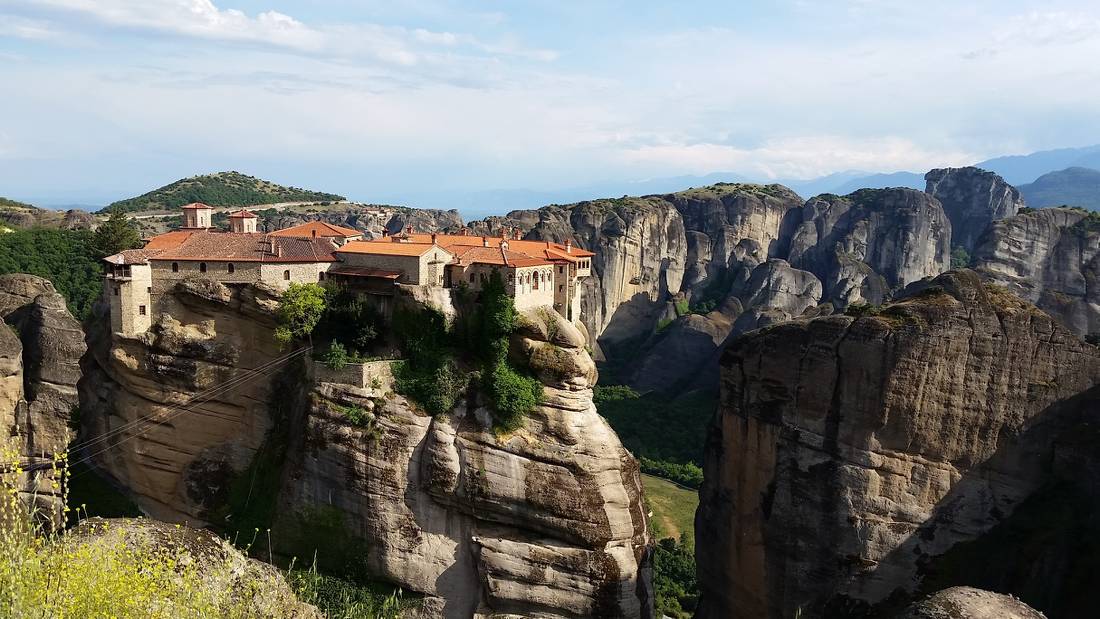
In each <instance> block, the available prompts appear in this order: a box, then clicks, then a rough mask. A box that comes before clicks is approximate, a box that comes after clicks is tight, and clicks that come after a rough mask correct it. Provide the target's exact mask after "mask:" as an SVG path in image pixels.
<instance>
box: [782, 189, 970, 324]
mask: <svg viewBox="0 0 1100 619" xmlns="http://www.w3.org/2000/svg"><path fill="white" fill-rule="evenodd" d="M950 253H951V222H950V221H949V220H948V219H947V216H946V215H945V214H944V212H943V208H942V207H941V205H940V203H939V201H938V200H936V199H935V198H933V197H931V196H929V195H928V194H926V193H924V192H920V191H915V190H913V189H861V190H859V191H857V192H855V193H853V194H851V195H848V196H844V197H840V196H833V195H822V196H818V197H816V198H812V199H811V200H810V201H808V202H807V203H806V205H805V206H804V207H803V208H802V217H801V224H799V226H798V228H797V229H796V230H795V232H794V236H793V238H792V239H791V242H790V255H789V257H788V260H789V262H790V263H791V266H793V267H795V268H796V269H802V270H805V271H809V272H811V273H813V274H814V275H816V276H817V278H818V279H820V280H821V282H822V284H823V288H824V292H823V295H824V296H823V299H824V300H826V301H829V302H831V303H833V304H834V305H835V306H836V307H838V308H843V307H846V306H848V305H852V304H856V303H867V304H872V305H877V304H881V303H882V302H883V300H885V299H887V298H889V294H890V293H891V292H892V291H894V290H897V289H899V288H901V287H903V286H905V285H907V284H909V283H911V282H914V281H917V280H919V279H921V278H924V277H930V276H933V275H937V274H939V273H942V272H943V271H946V270H947V269H948V267H949V266H950V262H951V261H950Z"/></svg>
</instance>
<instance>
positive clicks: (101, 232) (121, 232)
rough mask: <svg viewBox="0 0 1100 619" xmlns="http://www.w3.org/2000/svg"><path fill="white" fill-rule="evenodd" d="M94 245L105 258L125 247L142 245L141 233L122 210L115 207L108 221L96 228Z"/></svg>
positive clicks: (101, 256) (130, 247)
mask: <svg viewBox="0 0 1100 619" xmlns="http://www.w3.org/2000/svg"><path fill="white" fill-rule="evenodd" d="M92 247H93V248H94V250H95V252H96V254H98V256H99V257H100V258H105V257H107V256H110V255H113V254H117V253H118V252H120V251H122V250H124V249H135V248H138V247H141V235H140V234H139V233H138V230H137V228H136V227H134V225H133V224H132V223H131V222H130V220H129V219H128V218H127V217H126V215H124V214H123V213H122V211H121V210H119V209H114V210H112V211H111V215H110V217H108V218H107V221H105V222H103V223H102V224H100V226H99V227H98V228H96V231H95V236H94V237H93V238H92Z"/></svg>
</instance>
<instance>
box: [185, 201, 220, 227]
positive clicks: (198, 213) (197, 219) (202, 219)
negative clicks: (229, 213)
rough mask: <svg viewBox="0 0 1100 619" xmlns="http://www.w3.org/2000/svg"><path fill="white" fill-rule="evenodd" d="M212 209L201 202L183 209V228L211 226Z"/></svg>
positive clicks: (186, 205)
mask: <svg viewBox="0 0 1100 619" xmlns="http://www.w3.org/2000/svg"><path fill="white" fill-rule="evenodd" d="M213 219H214V207H212V206H210V205H209V204H203V203H202V202H192V203H191V204H185V205H184V207H183V227H184V228H190V229H195V228H209V227H211V226H212V225H213V223H212V221H213Z"/></svg>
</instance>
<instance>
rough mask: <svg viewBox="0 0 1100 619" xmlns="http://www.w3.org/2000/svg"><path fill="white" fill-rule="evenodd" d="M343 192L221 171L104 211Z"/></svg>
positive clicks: (319, 198)
mask: <svg viewBox="0 0 1100 619" xmlns="http://www.w3.org/2000/svg"><path fill="white" fill-rule="evenodd" d="M344 199H345V198H344V197H343V196H338V195H336V194H332V193H324V192H321V191H309V190H306V189H300V188H298V187H284V186H282V185H277V184H275V183H272V182H271V181H265V180H263V179H260V178H256V177H254V176H248V175H247V174H241V173H240V172H218V173H216V174H204V175H201V176H192V177H191V178H185V179H182V180H178V181H176V182H174V183H171V184H169V185H165V186H164V187H161V188H160V189H154V190H153V191H150V192H149V193H146V194H143V195H140V196H138V197H136V198H129V199H127V200H119V201H118V202H114V203H112V204H109V205H108V206H107V207H106V208H104V209H103V210H102V211H100V212H107V211H110V210H112V209H121V210H122V212H124V213H130V212H134V211H152V210H172V209H176V208H179V207H181V206H183V205H184V204H190V203H191V202H203V203H206V204H209V205H211V206H251V205H254V204H275V203H278V202H335V201H338V200H344Z"/></svg>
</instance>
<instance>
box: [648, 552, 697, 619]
mask: <svg viewBox="0 0 1100 619" xmlns="http://www.w3.org/2000/svg"><path fill="white" fill-rule="evenodd" d="M653 588H654V606H655V607H656V610H657V614H658V615H666V616H669V617H673V618H674V619H689V618H690V617H691V615H692V612H693V611H694V610H695V604H696V602H697V601H698V598H699V583H698V580H697V579H696V576H695V549H694V543H692V542H691V541H690V540H689V539H688V536H687V534H684V535H683V536H681V538H680V542H679V543H677V542H676V540H674V539H672V538H670V537H666V538H665V539H662V540H660V541H659V542H657V544H656V546H655V547H654V549H653Z"/></svg>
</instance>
